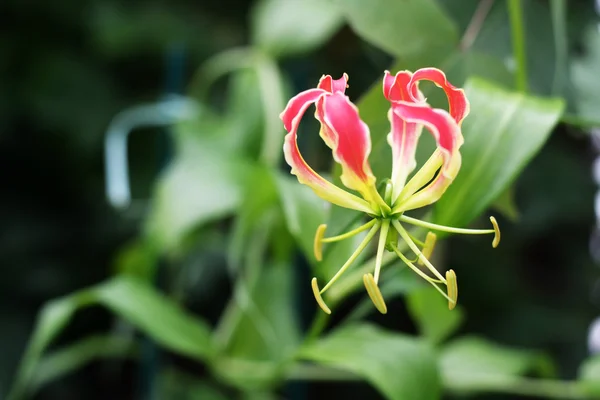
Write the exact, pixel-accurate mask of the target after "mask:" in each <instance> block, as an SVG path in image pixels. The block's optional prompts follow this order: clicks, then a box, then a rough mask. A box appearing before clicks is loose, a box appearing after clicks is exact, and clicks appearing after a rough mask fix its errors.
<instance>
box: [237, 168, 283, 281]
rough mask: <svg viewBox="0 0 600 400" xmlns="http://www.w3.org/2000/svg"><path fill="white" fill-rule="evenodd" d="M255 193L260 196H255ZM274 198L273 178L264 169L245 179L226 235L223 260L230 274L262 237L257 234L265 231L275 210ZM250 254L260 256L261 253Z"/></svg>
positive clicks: (275, 191) (249, 255)
mask: <svg viewBox="0 0 600 400" xmlns="http://www.w3.org/2000/svg"><path fill="white" fill-rule="evenodd" d="M257 193H260V195H259V196H257V195H256V194H257ZM278 196H279V194H278V192H277V186H276V184H275V182H274V179H273V174H272V173H271V172H270V171H269V170H268V169H266V168H256V169H255V171H254V173H253V174H252V175H251V176H250V177H249V180H248V185H247V186H246V188H245V191H244V195H243V202H242V205H241V206H240V208H239V211H238V213H237V218H236V220H235V224H234V227H233V232H232V233H231V235H230V237H231V239H230V244H229V249H228V251H227V257H228V262H229V266H230V268H231V269H232V270H238V269H239V267H240V266H241V264H242V262H243V261H244V259H246V260H247V259H248V258H249V257H251V255H252V254H253V246H255V242H256V241H257V240H259V238H258V237H257V236H262V235H261V232H262V231H263V230H264V229H265V228H266V227H265V226H264V222H265V220H268V219H269V217H270V215H269V214H271V213H272V212H273V211H274V209H277V202H278V200H279V197H278ZM254 250H257V251H259V252H261V253H263V252H264V249H254Z"/></svg>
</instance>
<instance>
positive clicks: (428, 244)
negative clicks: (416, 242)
mask: <svg viewBox="0 0 600 400" xmlns="http://www.w3.org/2000/svg"><path fill="white" fill-rule="evenodd" d="M436 242H437V235H436V234H435V233H433V232H427V236H426V237H425V244H424V245H423V250H422V251H421V252H422V253H423V256H424V257H425V258H426V259H428V260H429V259H430V258H431V254H432V253H433V249H435V243H436ZM417 264H418V265H423V259H422V258H421V257H419V260H418V261H417Z"/></svg>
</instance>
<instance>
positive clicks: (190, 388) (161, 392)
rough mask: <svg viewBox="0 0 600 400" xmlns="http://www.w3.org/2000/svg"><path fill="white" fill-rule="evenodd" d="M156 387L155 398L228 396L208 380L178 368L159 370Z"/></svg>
mask: <svg viewBox="0 0 600 400" xmlns="http://www.w3.org/2000/svg"><path fill="white" fill-rule="evenodd" d="M158 378H159V380H158V383H157V388H156V393H157V395H156V398H157V399H177V400H228V399H229V397H228V396H227V395H225V394H224V393H222V391H220V390H219V389H218V388H217V387H215V386H214V385H213V384H211V383H210V382H208V381H205V380H201V379H200V378H198V377H196V376H195V375H188V374H184V373H182V372H181V371H180V370H176V369H167V370H164V371H161V373H160V375H159V377H158Z"/></svg>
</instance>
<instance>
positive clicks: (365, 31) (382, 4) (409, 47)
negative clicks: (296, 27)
mask: <svg viewBox="0 0 600 400" xmlns="http://www.w3.org/2000/svg"><path fill="white" fill-rule="evenodd" d="M335 4H337V5H339V7H340V9H341V10H342V12H343V13H344V15H345V16H346V18H347V20H348V23H349V24H350V26H351V27H352V28H353V29H354V31H355V32H356V33H357V34H358V35H359V36H360V37H361V38H363V39H364V40H366V41H367V42H370V43H372V44H374V45H375V46H377V47H379V48H381V49H382V50H385V51H386V52H388V53H390V54H392V55H394V56H397V57H414V56H415V55H419V54H422V53H424V52H427V58H428V59H429V60H430V62H431V61H433V60H438V61H439V60H443V59H444V58H445V57H446V56H447V55H448V54H449V53H450V52H451V51H452V50H453V49H454V48H455V47H456V45H457V43H458V32H457V29H456V26H455V25H454V23H453V22H452V20H450V19H449V18H448V17H447V16H446V15H445V14H444V12H443V11H442V10H441V8H440V7H439V5H438V4H437V2H436V1H434V0H403V1H397V0H373V1H370V2H369V3H368V4H365V2H364V1H362V0H335Z"/></svg>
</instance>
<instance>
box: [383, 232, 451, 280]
mask: <svg viewBox="0 0 600 400" xmlns="http://www.w3.org/2000/svg"><path fill="white" fill-rule="evenodd" d="M417 221H418V220H417ZM392 224H394V227H395V228H396V230H397V231H398V233H399V234H400V236H402V239H404V241H405V242H406V244H408V247H410V249H411V250H412V251H413V253H415V254H416V255H417V257H419V260H421V261H423V263H424V264H425V266H426V267H427V268H429V270H430V271H431V273H432V274H434V275H435V276H436V277H437V278H438V279H439V280H440V281H442V282H443V283H446V280H445V279H444V277H443V276H442V274H440V273H439V272H438V270H437V269H435V267H434V266H433V265H432V264H431V263H430V262H429V260H428V259H427V258H425V256H424V255H423V253H422V252H421V250H419V247H418V246H417V245H416V244H415V243H414V242H413V241H412V240H411V239H410V236H409V235H408V232H407V231H406V229H404V228H403V227H402V225H400V222H398V220H394V221H393V222H392Z"/></svg>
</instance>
